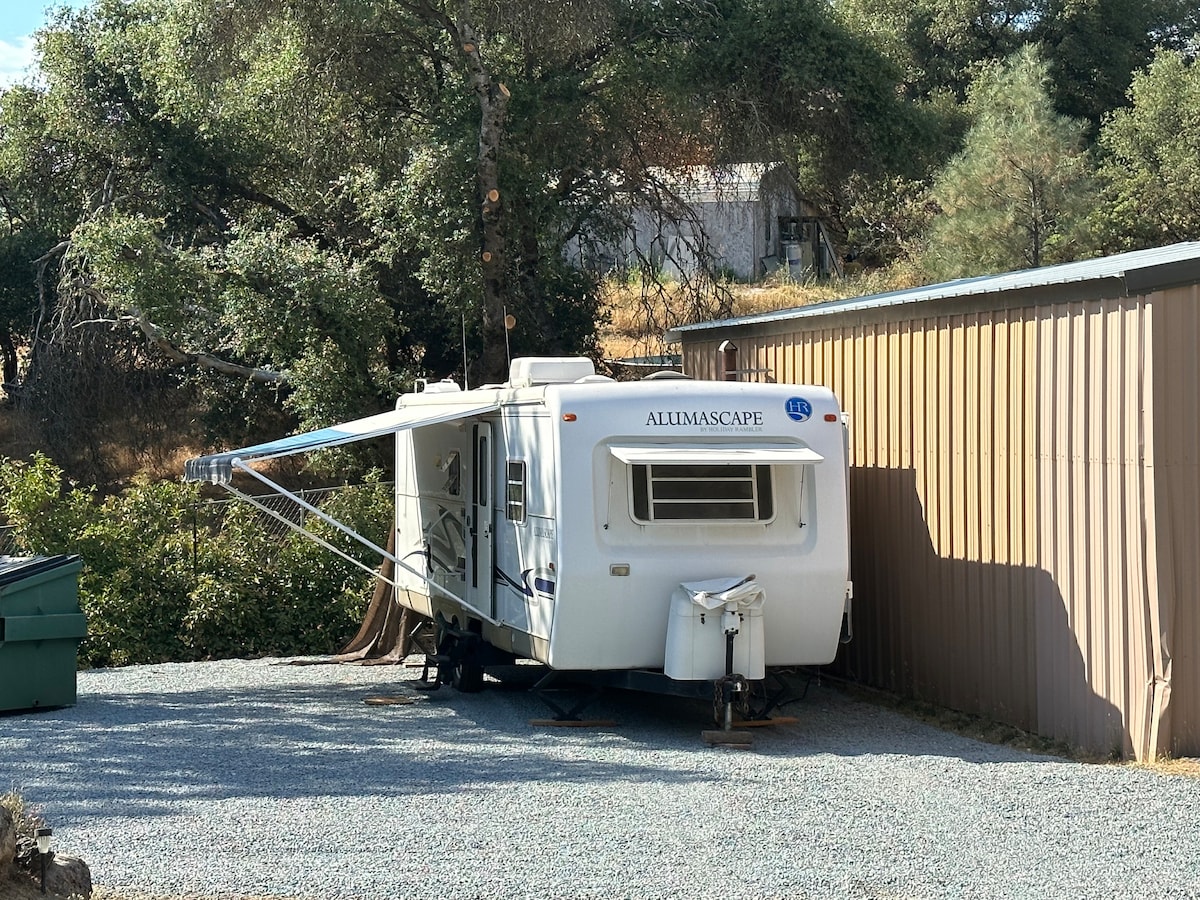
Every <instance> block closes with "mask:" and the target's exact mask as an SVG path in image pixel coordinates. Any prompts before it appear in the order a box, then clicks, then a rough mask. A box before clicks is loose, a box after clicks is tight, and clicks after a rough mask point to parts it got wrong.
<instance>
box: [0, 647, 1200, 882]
mask: <svg viewBox="0 0 1200 900" xmlns="http://www.w3.org/2000/svg"><path fill="white" fill-rule="evenodd" d="M416 675H417V673H416V672H415V671H413V670H411V669H404V668H398V667H357V666H328V665H323V666H294V665H284V664H280V662H279V661H277V660H255V661H225V662H212V663H194V664H187V665H162V666H137V667H131V668H127V669H113V670H99V671H90V672H81V673H80V674H79V702H78V705H76V706H74V707H72V708H68V709H63V710H51V711H44V712H39V713H31V714H19V715H6V716H0V779H2V782H3V784H4V786H5V787H7V786H9V785H11V786H14V787H16V788H17V789H19V790H20V791H21V792H22V793H23V794H24V795H25V797H26V799H27V801H29V802H30V803H33V804H36V805H38V806H40V807H41V808H42V809H43V811H44V814H45V816H46V817H47V819H48V820H49V821H50V824H51V825H52V826H53V828H54V836H55V842H56V846H57V847H58V848H59V849H60V850H61V851H62V852H66V853H72V854H75V855H78V856H82V857H83V858H84V859H85V860H87V861H88V863H89V864H90V865H91V867H92V874H93V878H94V879H95V882H96V883H97V884H98V885H103V886H105V887H107V888H113V889H125V888H128V889H137V888H141V889H148V890H151V891H154V892H157V893H161V894H180V893H195V894H202V895H209V896H215V895H221V894H225V895H235V894H236V895H273V896H286V897H302V898H316V900H343V898H346V900H349V898H364V900H366V898H381V900H382V898H405V897H414V898H416V897H420V898H474V897H483V898H557V897H566V898H584V897H589V898H590V897H595V898H616V897H630V898H665V897H697V898H699V897H712V898H718V897H719V898H766V897H781V898H841V897H858V898H867V897H876V898H885V897H887V898H898V897H912V898H918V897H920V898H926V897H928V898H935V897H937V898H941V897H946V898H949V897H954V898H957V897H972V898H990V897H997V898H999V897H1038V898H1042V897H1063V898H1068V897H1069V898H1086V897H1116V898H1126V897H1128V898H1143V897H1146V898H1151V897H1153V898H1158V897H1200V780H1197V779H1191V778H1186V777H1181V776H1170V775H1162V774H1159V773H1156V772H1153V771H1148V770H1144V769H1137V768H1133V767H1125V766H1097V765H1083V764H1078V763H1073V762H1067V761H1064V760H1061V759H1057V758H1052V757H1042V756H1036V755H1032V754H1027V753H1023V752H1020V751H1017V750H1013V749H1009V748H1006V747H998V746H992V745H989V744H984V743H980V742H977V741H974V740H971V739H968V738H964V737H961V736H958V735H955V734H950V733H946V732H943V731H940V730H938V729H935V728H932V727H930V726H927V725H924V724H921V723H919V722H915V721H912V720H910V719H907V718H905V717H903V716H901V715H898V714H896V713H893V712H890V711H888V710H885V709H882V708H880V707H877V706H874V705H871V704H869V703H863V702H860V701H857V700H854V699H852V698H850V697H848V696H847V695H845V694H844V693H842V692H840V691H838V690H835V689H832V688H830V687H828V686H826V687H814V688H813V689H812V690H811V691H810V692H809V694H808V697H807V698H806V699H805V700H804V701H803V702H801V703H798V704H795V705H792V706H790V707H789V708H788V709H787V712H788V713H789V714H790V715H794V716H796V717H798V719H799V721H798V722H796V723H794V724H786V725H780V726H776V727H773V728H764V729H760V730H758V731H757V732H756V735H755V737H756V741H755V745H754V748H753V749H752V750H750V751H734V750H729V749H721V748H713V747H709V746H707V745H705V744H704V743H703V742H702V741H701V739H700V730H701V729H702V728H705V727H707V723H706V722H705V721H704V716H703V712H702V710H701V709H700V708H699V707H697V706H693V705H691V704H681V703H680V702H679V701H670V700H668V699H666V698H661V697H650V696H646V695H637V694H627V693H621V692H614V693H612V694H610V695H607V696H606V697H605V698H603V699H602V700H601V701H600V703H599V704H598V706H596V707H594V708H593V709H592V710H590V711H589V714H590V715H595V716H597V717H605V718H611V719H614V720H616V722H617V723H618V724H617V726H616V727H613V728H608V729H565V728H555V729H548V728H540V727H535V726H533V725H531V724H530V720H531V719H535V718H544V717H545V716H546V715H547V713H546V711H545V709H544V707H543V706H542V705H541V704H540V702H539V701H538V700H537V699H536V698H534V697H531V696H530V695H528V694H527V693H524V692H519V691H512V690H505V689H502V688H500V687H499V686H498V685H492V684H489V687H488V689H487V690H485V691H484V692H482V693H479V694H460V693H458V692H456V691H453V690H452V689H449V688H445V689H443V690H441V691H439V692H437V693H435V694H432V695H428V696H426V695H421V694H419V693H418V692H417V691H415V690H413V689H412V687H411V683H410V682H411V680H412V679H414V678H415V677H416ZM376 695H385V696H396V697H403V698H406V699H407V698H411V700H412V702H411V703H400V704H395V705H385V706H374V705H368V704H366V703H365V702H364V700H365V699H366V698H368V697H371V696H376Z"/></svg>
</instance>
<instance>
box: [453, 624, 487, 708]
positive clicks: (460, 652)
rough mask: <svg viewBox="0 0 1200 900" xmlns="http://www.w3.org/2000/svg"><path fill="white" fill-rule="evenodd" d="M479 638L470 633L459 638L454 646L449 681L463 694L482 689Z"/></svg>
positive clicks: (475, 692) (474, 692)
mask: <svg viewBox="0 0 1200 900" xmlns="http://www.w3.org/2000/svg"><path fill="white" fill-rule="evenodd" d="M479 643H480V641H479V638H477V637H475V636H474V635H471V636H469V637H464V638H459V639H458V646H457V647H455V648H454V650H455V652H454V654H453V656H454V663H453V665H452V666H451V669H450V683H451V684H453V685H454V687H455V689H456V690H459V691H462V692H463V693H464V694H477V693H479V692H480V691H482V690H483V664H482V663H480V661H479Z"/></svg>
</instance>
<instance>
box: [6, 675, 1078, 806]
mask: <svg viewBox="0 0 1200 900" xmlns="http://www.w3.org/2000/svg"><path fill="white" fill-rule="evenodd" d="M214 665H219V664H214ZM395 671H396V674H397V676H398V677H396V678H395V679H388V678H387V676H386V675H383V677H381V678H380V680H379V681H378V682H377V683H374V684H363V683H337V684H329V683H316V682H319V681H320V678H313V679H311V682H312V683H310V682H308V681H306V680H305V679H300V680H299V683H297V681H296V680H292V681H290V682H288V683H286V684H280V685H276V686H270V687H260V686H255V687H246V688H239V687H236V686H234V687H229V688H210V687H205V686H199V687H196V688H194V689H188V688H187V687H186V685H185V686H183V687H181V689H180V690H179V691H178V692H158V693H154V692H151V693H137V694H124V695H123V694H117V693H112V692H109V693H81V694H80V698H79V704H78V705H77V706H76V707H74V708H70V709H64V710H56V711H47V712H42V713H39V714H36V715H28V716H24V717H20V718H9V719H4V720H0V759H3V760H4V761H5V766H4V768H5V770H6V771H0V777H3V778H5V779H6V780H10V779H11V783H13V784H15V785H16V786H18V787H24V786H27V785H29V784H31V783H32V784H40V786H41V790H39V791H38V794H39V795H42V794H45V793H48V792H49V793H52V794H53V795H54V803H55V808H56V810H57V812H58V814H59V815H63V816H68V817H72V818H74V817H76V816H82V817H87V816H90V815H97V814H98V815H112V814H113V812H114V811H115V810H119V814H121V815H127V816H152V815H156V814H167V813H177V812H178V803H179V802H180V801H185V802H186V801H196V800H206V799H211V800H219V799H228V798H247V797H249V798H252V797H259V796H269V797H271V798H274V799H276V800H279V799H288V798H301V797H326V796H328V797H335V798H361V797H365V796H370V797H375V798H389V797H401V798H402V797H429V796H431V795H442V794H454V793H458V792H464V791H465V792H470V791H472V790H481V789H485V788H488V789H490V788H493V787H495V786H501V787H503V786H504V785H505V784H509V785H514V786H518V787H519V786H520V785H522V784H526V783H530V782H550V781H553V782H560V783H561V782H571V781H580V782H587V783H588V784H592V785H594V784H596V783H598V782H599V783H604V782H613V783H616V782H619V783H623V784H627V783H629V782H640V783H656V784H665V785H671V784H684V783H698V782H705V781H715V780H718V777H719V773H720V772H721V771H722V770H724V769H727V768H728V766H729V764H730V762H731V761H732V760H731V758H730V755H731V754H732V755H733V757H734V758H737V759H738V760H739V764H741V763H742V762H745V763H747V764H750V763H751V762H752V759H751V758H752V757H753V756H754V755H756V754H757V755H765V756H773V757H781V756H783V757H795V758H797V760H798V761H799V760H802V759H804V758H811V757H819V756H828V757H853V756H869V755H875V756H879V755H888V756H895V755H899V756H946V757H954V758H958V759H962V760H967V761H973V762H979V763H1004V762H1018V761H1019V762H1024V763H1028V762H1031V761H1045V762H1062V760H1057V759H1054V758H1043V757H1037V756H1034V755H1031V754H1026V753H1022V752H1019V751H1015V750H1012V749H1009V748H1005V747H999V746H994V745H990V744H983V743H980V742H977V741H973V740H971V739H968V738H964V737H961V736H958V735H954V734H950V733H947V732H942V731H939V730H938V729H936V728H933V727H930V726H928V725H925V724H923V723H920V722H916V721H913V720H910V719H907V718H905V717H903V716H901V715H898V714H896V713H893V712H890V711H888V710H885V709H881V708H879V707H875V706H872V705H870V704H867V703H862V702H859V701H856V700H854V699H852V698H850V697H848V696H846V695H844V694H842V693H840V692H838V691H836V690H833V689H830V688H828V687H814V688H813V690H811V691H810V692H809V695H808V698H807V699H806V700H805V701H804V702H802V703H797V704H792V705H790V706H789V707H787V708H786V709H785V710H784V714H787V715H792V716H796V717H798V719H799V721H798V722H795V723H789V724H781V725H777V726H772V727H767V728H760V729H756V733H755V745H754V749H753V750H751V751H749V752H748V753H746V754H745V755H744V756H740V755H739V752H738V751H730V750H723V749H714V748H710V747H708V746H707V745H705V744H704V743H703V741H702V740H701V738H700V731H701V730H702V729H704V728H707V727H709V725H708V721H709V720H708V716H709V715H710V714H711V708H710V707H706V705H705V704H703V703H700V702H697V701H680V700H678V699H673V698H668V697H661V696H655V695H647V694H638V693H634V692H627V691H612V692H609V693H607V694H605V695H604V696H603V697H601V699H600V700H599V701H598V702H597V704H596V705H595V706H594V707H593V708H592V709H591V710H589V715H591V716H595V717H596V718H605V719H612V720H615V721H616V722H617V723H618V724H617V726H616V727H613V728H605V729H579V728H543V727H535V726H533V725H531V724H530V720H531V719H540V718H546V716H547V712H546V710H545V707H544V706H543V705H542V704H541V702H540V701H539V700H538V699H537V698H536V697H534V696H532V695H530V694H528V693H525V692H520V691H513V690H507V689H503V688H502V687H501V686H500V685H498V684H492V683H489V685H488V689H485V690H484V691H483V692H481V693H478V694H462V693H459V692H457V691H454V690H453V689H450V688H443V689H442V690H440V691H437V692H435V693H433V694H430V695H425V694H421V693H419V692H417V691H416V690H414V689H413V688H412V687H411V681H409V680H408V678H406V677H405V673H404V672H403V670H399V669H398V670H395ZM381 674H382V673H381ZM181 675H183V672H181ZM183 677H186V676H185V675H184V676H183ZM323 677H325V678H328V677H329V675H328V674H327V675H325V676H323ZM334 677H336V676H334ZM283 680H285V681H287V679H283ZM406 682H407V683H406ZM380 694H387V695H392V696H401V697H403V698H405V699H411V701H412V702H411V703H405V704H397V705H389V706H368V705H366V704H365V703H364V702H363V701H364V700H365V699H366V698H367V697H369V696H373V695H380ZM622 748H624V749H630V750H636V751H637V753H636V758H637V759H638V760H639V762H638V763H636V764H635V763H632V762H628V761H620V751H621V749H622ZM647 751H650V752H649V753H648V752H647ZM714 756H717V757H719V758H718V759H714ZM647 759H649V760H653V761H654V764H646V762H645V760H647ZM660 760H661V761H660Z"/></svg>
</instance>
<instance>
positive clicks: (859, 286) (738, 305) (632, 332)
mask: <svg viewBox="0 0 1200 900" xmlns="http://www.w3.org/2000/svg"><path fill="white" fill-rule="evenodd" d="M919 283H920V282H919V281H918V280H917V277H916V275H915V273H914V272H912V271H909V270H906V269H899V268H897V269H889V270H886V271H878V272H866V273H853V274H851V275H848V276H847V277H846V278H841V279H835V280H832V281H825V282H794V281H791V280H789V279H786V278H783V279H768V280H766V281H764V282H761V283H759V284H753V285H747V284H736V283H726V284H724V285H722V286H721V288H722V289H723V290H725V291H727V292H728V294H729V295H730V297H731V299H732V315H733V316H735V317H736V316H749V315H755V314H757V313H764V312H773V311H775V310H779V309H794V308H796V307H799V306H808V305H810V304H813V303H824V302H826V301H828V300H841V299H845V298H847V297H864V296H868V295H870V294H880V293H884V292H886V291H895V290H902V289H904V288H910V287H915V286H917V285H918V284H919ZM717 309H718V304H717V303H716V302H715V301H713V300H710V301H708V302H707V303H702V304H698V303H696V302H695V299H694V297H690V296H689V295H688V293H687V292H686V291H685V290H684V289H683V288H682V287H681V286H680V285H679V284H677V283H674V282H669V283H667V284H665V285H663V286H662V287H661V289H660V288H659V287H658V286H656V285H652V286H648V287H645V288H644V286H643V285H642V284H641V283H640V282H636V281H634V282H616V281H613V282H609V283H608V284H606V285H605V287H604V292H603V296H602V301H601V311H602V314H603V316H604V321H605V322H606V324H605V325H604V326H603V327H602V328H601V329H600V344H601V348H602V351H603V354H604V358H605V359H623V358H626V357H630V356H653V355H658V354H661V353H666V352H668V351H669V348H667V347H666V345H664V343H663V340H662V338H663V333H664V332H665V331H666V329H667V328H670V327H674V326H675V325H684V324H691V323H692V322H697V321H707V320H711V319H713V318H716V317H717Z"/></svg>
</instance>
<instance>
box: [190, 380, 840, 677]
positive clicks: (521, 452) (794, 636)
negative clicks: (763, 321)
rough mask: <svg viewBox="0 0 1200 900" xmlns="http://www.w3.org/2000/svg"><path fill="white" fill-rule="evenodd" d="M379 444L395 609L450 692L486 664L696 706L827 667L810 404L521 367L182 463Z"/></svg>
mask: <svg viewBox="0 0 1200 900" xmlns="http://www.w3.org/2000/svg"><path fill="white" fill-rule="evenodd" d="M391 433H394V434H395V443H396V472H395V478H396V481H395V483H396V489H395V490H396V520H395V529H396V534H395V539H396V543H395V547H396V552H395V554H394V556H393V557H392V558H393V560H394V562H395V564H396V578H395V582H394V583H395V590H396V598H397V599H398V601H399V602H400V603H401V604H402V605H404V606H406V607H409V608H411V609H413V610H415V611H417V612H419V613H423V614H424V615H426V616H430V617H431V618H434V619H435V620H436V621H438V622H439V623H440V624H441V625H442V642H441V645H440V648H441V651H445V652H444V653H440V654H439V655H440V656H441V658H440V660H439V662H441V663H442V664H446V665H448V666H449V668H450V670H451V671H450V676H451V677H450V679H448V680H453V681H454V683H455V684H456V685H458V686H459V687H461V688H463V689H467V690H471V689H477V688H478V687H479V686H480V685H481V684H482V679H483V666H484V665H485V664H487V662H488V661H489V659H491V658H493V657H489V655H488V654H489V653H492V652H493V651H499V654H500V656H501V657H502V658H503V657H507V658H508V659H510V660H511V659H512V658H527V659H532V660H537V661H540V662H541V663H544V664H545V665H546V666H548V667H550V669H552V670H568V671H573V672H593V673H597V672H631V671H637V672H645V673H649V674H653V675H655V676H657V677H658V678H660V679H662V680H664V681H667V682H688V681H700V682H708V683H709V686H710V688H711V682H712V681H713V680H718V679H720V678H722V677H723V676H727V675H729V674H731V671H734V670H736V672H737V674H739V675H740V676H743V677H744V678H745V679H750V680H754V679H761V678H763V674H764V670H765V668H766V667H771V666H801V665H819V664H825V663H829V662H831V661H832V660H833V658H834V655H835V653H836V651H837V646H838V643H839V639H840V638H841V636H842V635H843V630H844V620H846V624H848V613H849V603H850V583H849V580H848V570H849V546H848V527H847V480H846V473H847V469H846V442H845V428H844V423H843V417H842V414H841V411H840V410H839V408H838V404H837V400H836V398H835V397H834V396H833V394H832V393H831V392H830V391H829V390H828V389H826V388H823V387H813V386H800V385H787V384H745V383H735V382H713V381H694V380H692V379H689V378H685V377H683V376H680V375H677V374H675V373H662V374H661V375H659V376H650V377H649V378H646V379H643V380H642V381H638V382H615V381H612V380H610V379H608V378H605V377H603V376H598V375H596V374H595V371H594V368H593V366H592V364H591V361H590V360H587V359H580V358H566V359H562V358H553V359H542V358H525V359H517V360H514V361H513V362H512V365H511V369H510V377H509V381H508V383H506V384H503V385H493V386H486V387H482V388H478V389H474V390H466V391H464V390H462V389H460V388H459V387H458V386H457V385H456V384H453V383H451V382H440V383H434V384H429V385H427V386H423V389H421V390H418V391H417V392H416V393H412V394H405V395H404V396H402V397H401V398H400V400H399V401H398V403H397V405H396V409H395V410H394V411H393V412H388V413H382V414H380V415H376V416H371V417H369V418H366V419H360V420H357V421H354V422H348V423H345V424H343V425H337V426H333V427H332V428H326V429H321V430H319V431H315V432H310V433H308V434H303V435H298V436H295V437H290V438H284V439H282V440H279V441H274V442H271V443H268V444H261V445H258V446H255V447H249V448H245V449H243V450H235V451H231V452H227V453H220V454H215V455H212V456H206V457H201V458H199V459H194V460H190V461H189V462H188V464H187V477H188V478H189V479H190V480H204V481H212V482H216V483H220V484H225V485H226V486H229V485H230V483H231V479H232V475H233V472H234V471H235V470H239V471H245V472H248V473H251V474H253V475H254V476H255V477H256V478H258V479H259V480H262V481H264V482H266V483H268V484H271V482H269V481H268V479H266V477H265V476H263V475H261V474H260V473H257V472H254V471H253V469H252V468H251V466H250V463H252V462H253V461H255V460H264V459H270V458H274V457H278V456H283V455H288V454H292V453H299V452H304V451H310V450H315V449H320V448H323V447H328V446H333V445H338V444H344V443H349V442H351V441H357V440H363V439H366V438H370V437H377V436H380V435H387V434H391ZM273 486H274V485H273ZM276 487H277V486H276ZM231 489H232V488H231ZM285 493H286V492H285ZM371 546H372V548H373V549H374V550H376V551H378V552H379V553H381V554H384V553H385V551H383V550H382V549H380V548H378V547H373V545H371ZM484 650H486V652H481V651H484ZM731 650H732V653H731V654H729V651H731ZM727 654H729V655H728V657H727ZM660 673H661V674H660ZM641 684H642V683H638V685H636V686H641ZM627 686H629V685H627ZM735 689H737V688H735Z"/></svg>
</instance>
